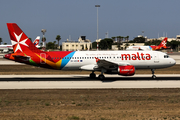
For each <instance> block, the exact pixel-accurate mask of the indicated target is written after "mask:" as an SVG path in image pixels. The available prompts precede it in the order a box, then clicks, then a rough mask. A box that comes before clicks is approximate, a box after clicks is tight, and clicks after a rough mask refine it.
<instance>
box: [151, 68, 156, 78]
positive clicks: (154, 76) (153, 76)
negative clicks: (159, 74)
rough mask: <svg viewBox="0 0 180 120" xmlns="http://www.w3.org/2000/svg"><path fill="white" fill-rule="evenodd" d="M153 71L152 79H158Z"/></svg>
mask: <svg viewBox="0 0 180 120" xmlns="http://www.w3.org/2000/svg"><path fill="white" fill-rule="evenodd" d="M151 71H152V78H153V79H156V75H154V69H151Z"/></svg>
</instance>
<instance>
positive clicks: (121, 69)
mask: <svg viewBox="0 0 180 120" xmlns="http://www.w3.org/2000/svg"><path fill="white" fill-rule="evenodd" d="M134 74H135V67H134V66H133V65H127V66H118V75H123V76H132V75H134Z"/></svg>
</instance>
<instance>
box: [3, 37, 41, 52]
mask: <svg viewBox="0 0 180 120" xmlns="http://www.w3.org/2000/svg"><path fill="white" fill-rule="evenodd" d="M39 40H40V36H37V37H36V39H35V40H34V42H33V44H34V45H35V46H36V47H37V48H40V46H39ZM0 51H2V52H3V53H7V52H9V51H13V45H0Z"/></svg>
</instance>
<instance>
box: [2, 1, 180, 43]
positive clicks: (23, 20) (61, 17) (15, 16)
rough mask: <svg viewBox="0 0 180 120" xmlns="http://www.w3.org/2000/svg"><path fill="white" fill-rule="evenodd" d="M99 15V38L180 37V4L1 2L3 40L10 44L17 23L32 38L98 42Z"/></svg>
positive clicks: (178, 2) (149, 2)
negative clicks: (11, 26)
mask: <svg viewBox="0 0 180 120" xmlns="http://www.w3.org/2000/svg"><path fill="white" fill-rule="evenodd" d="M95 5H100V8H99V9H98V11H99V38H104V37H105V33H106V32H107V31H108V33H109V37H113V36H127V35H128V36H129V37H130V39H131V40H132V39H133V38H134V37H136V36H137V35H140V34H142V31H144V35H145V36H147V37H148V38H157V37H158V33H159V36H163V32H164V33H167V37H175V36H176V35H177V34H180V15H179V12H180V7H179V5H180V0H171V1H170V0H51V1H50V0H1V1H0V37H1V38H2V40H3V42H6V43H9V44H10V38H9V34H8V30H7V27H6V23H8V22H13V23H17V24H18V25H19V26H20V28H21V29H22V30H23V31H24V32H25V34H26V35H27V36H28V37H31V38H32V39H35V38H36V36H38V35H40V36H41V37H42V33H41V29H47V32H46V33H45V37H46V39H47V41H48V42H49V41H55V38H56V36H57V35H61V38H62V39H61V42H63V41H66V39H67V38H69V35H70V36H71V39H72V40H77V39H78V37H79V36H81V35H82V36H86V38H87V39H90V40H91V41H92V42H94V41H95V40H96V38H97V8H95Z"/></svg>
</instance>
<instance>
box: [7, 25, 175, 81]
mask: <svg viewBox="0 0 180 120" xmlns="http://www.w3.org/2000/svg"><path fill="white" fill-rule="evenodd" d="M7 27H8V30H9V35H10V38H11V42H12V43H16V44H13V50H14V53H11V54H6V55H5V56H4V58H6V59H10V60H14V61H17V62H21V63H25V64H29V65H34V66H40V67H44V68H50V69H56V70H89V71H92V73H91V74H90V78H95V77H96V74H95V73H94V72H95V71H101V74H100V75H99V79H101V80H102V79H104V78H105V76H104V75H103V74H104V73H106V74H118V75H123V76H132V75H134V74H135V69H151V70H152V74H153V75H152V77H153V78H156V76H155V75H154V70H155V69H158V68H166V67H170V66H173V65H175V64H176V62H175V60H174V59H172V58H169V56H168V55H167V54H165V53H162V52H159V51H49V52H46V51H41V50H39V49H38V48H36V47H35V46H34V44H33V43H32V42H31V41H30V40H29V39H28V37H27V36H26V35H25V33H24V32H23V31H22V30H21V29H20V28H19V27H18V26H17V24H15V23H7Z"/></svg>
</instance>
